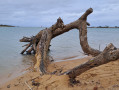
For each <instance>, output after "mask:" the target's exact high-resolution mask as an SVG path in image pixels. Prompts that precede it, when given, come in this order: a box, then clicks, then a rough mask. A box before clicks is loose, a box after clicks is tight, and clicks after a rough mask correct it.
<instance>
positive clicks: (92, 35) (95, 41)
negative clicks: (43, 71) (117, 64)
mask: <svg viewBox="0 0 119 90" xmlns="http://www.w3.org/2000/svg"><path fill="white" fill-rule="evenodd" d="M42 29H43V28H31V27H29V28H23V27H0V77H2V76H4V75H9V74H10V73H16V72H17V71H20V70H22V69H25V68H27V67H29V66H31V63H33V59H34V57H33V56H32V55H21V54H20V52H21V51H22V50H23V49H24V48H23V47H22V46H23V45H24V44H25V43H21V42H19V39H21V38H22V37H23V36H32V35H36V34H37V33H38V32H39V31H40V30H42ZM118 34H119V28H88V41H89V44H90V46H91V47H93V48H96V49H99V46H100V50H103V49H104V48H105V46H106V45H107V44H109V43H113V44H114V45H115V46H116V47H119V35H118ZM50 50H51V52H50V55H51V56H52V57H53V58H54V60H55V61H61V60H64V59H66V60H71V59H76V58H82V57H84V55H83V51H82V49H81V47H80V42H79V31H78V30H76V29H74V30H71V31H69V32H67V33H65V34H62V35H60V36H58V37H56V38H54V39H53V40H52V41H51V47H50ZM69 57H70V58H69ZM71 57H72V58H71Z"/></svg>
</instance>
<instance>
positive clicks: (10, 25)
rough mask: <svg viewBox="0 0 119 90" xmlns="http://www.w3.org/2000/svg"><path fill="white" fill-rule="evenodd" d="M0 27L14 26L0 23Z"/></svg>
mask: <svg viewBox="0 0 119 90" xmlns="http://www.w3.org/2000/svg"><path fill="white" fill-rule="evenodd" d="M0 27H15V26H12V25H2V24H1V25H0Z"/></svg>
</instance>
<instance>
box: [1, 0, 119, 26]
mask: <svg viewBox="0 0 119 90" xmlns="http://www.w3.org/2000/svg"><path fill="white" fill-rule="evenodd" d="M90 7H92V8H93V13H92V14H91V15H90V16H89V17H88V22H90V24H91V26H100V25H101V26H105V25H109V26H119V0H0V24H8V25H16V26H25V27H27V26H32V27H39V26H51V25H52V24H54V23H55V22H56V19H57V18H58V17H61V18H62V19H63V21H64V23H65V24H67V23H70V22H72V21H74V20H77V19H78V18H79V17H80V16H81V15H82V14H83V13H84V12H85V11H86V10H87V9H88V8H90Z"/></svg>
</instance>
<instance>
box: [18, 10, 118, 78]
mask: <svg viewBox="0 0 119 90" xmlns="http://www.w3.org/2000/svg"><path fill="white" fill-rule="evenodd" d="M92 12H93V9H92V8H89V9H88V10H86V12H85V13H84V14H83V15H82V16H81V17H80V18H79V19H78V20H76V21H74V22H71V23H69V24H66V25H64V23H63V20H62V19H61V18H58V19H57V22H56V23H55V24H54V25H52V26H51V27H49V28H46V29H43V30H41V31H40V32H39V33H38V34H37V35H36V36H33V37H31V38H28V37H23V38H22V39H21V40H20V42H29V43H28V44H27V45H25V46H26V48H25V49H24V50H23V51H22V52H21V54H23V53H24V52H26V53H27V54H31V52H32V51H33V53H35V57H36V60H37V63H36V64H35V68H36V69H37V70H39V71H40V72H41V73H42V74H46V73H48V72H47V66H48V64H50V63H51V60H50V56H49V55H48V49H49V46H50V42H51V40H52V38H54V37H56V36H58V35H61V34H63V33H65V32H68V31H70V30H72V29H78V30H79V32H80V33H79V39H80V45H81V47H82V50H83V51H84V53H85V54H87V55H92V56H95V57H94V58H92V59H91V60H89V61H88V62H86V63H84V64H82V65H79V66H77V67H75V68H73V69H71V70H69V71H67V72H64V73H62V74H66V75H69V77H70V78H71V79H74V78H75V77H76V76H78V75H80V74H82V73H83V72H85V71H87V70H89V69H91V68H93V67H96V66H99V65H102V64H105V63H108V62H110V61H113V60H117V59H118V58H119V49H118V48H116V47H114V46H113V44H109V45H108V46H107V47H106V48H105V49H104V51H103V52H101V51H99V50H96V49H93V48H92V47H90V46H89V44H88V40H87V25H90V24H89V23H88V22H87V16H88V15H89V14H91V13H92ZM28 48H29V49H28ZM27 49H28V50H27ZM62 74H61V75H62Z"/></svg>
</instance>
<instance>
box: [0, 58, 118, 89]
mask: <svg viewBox="0 0 119 90" xmlns="http://www.w3.org/2000/svg"><path fill="white" fill-rule="evenodd" d="M90 58H92V57H86V58H83V59H76V60H70V61H62V62H53V63H52V64H50V65H49V67H48V71H49V72H53V73H56V75H51V74H50V75H43V76H40V73H39V72H35V71H33V70H29V72H27V73H25V74H23V75H21V76H19V77H17V78H15V79H13V80H11V81H9V82H7V83H5V84H3V85H1V86H0V90H30V89H31V90H119V60H116V61H112V62H109V63H107V64H104V65H101V66H99V67H95V68H92V69H90V70H88V71H86V72H84V73H83V74H81V75H80V76H78V77H77V78H76V80H78V81H79V83H77V84H75V85H71V84H70V83H69V77H68V76H67V75H62V76H59V75H58V74H59V72H64V71H67V70H69V69H71V68H73V67H75V66H77V65H80V64H82V63H84V62H86V61H88V60H89V59H90ZM56 70H57V72H56ZM32 82H35V83H34V84H35V85H32Z"/></svg>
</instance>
